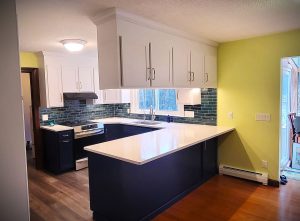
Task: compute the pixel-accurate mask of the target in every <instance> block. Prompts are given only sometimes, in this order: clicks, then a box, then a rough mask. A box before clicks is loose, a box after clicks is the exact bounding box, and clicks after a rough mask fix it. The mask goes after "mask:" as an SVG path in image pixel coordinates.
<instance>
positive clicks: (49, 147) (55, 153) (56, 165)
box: [42, 130, 75, 173]
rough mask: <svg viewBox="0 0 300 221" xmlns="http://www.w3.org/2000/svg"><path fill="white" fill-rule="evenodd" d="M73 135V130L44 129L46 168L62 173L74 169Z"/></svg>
mask: <svg viewBox="0 0 300 221" xmlns="http://www.w3.org/2000/svg"><path fill="white" fill-rule="evenodd" d="M73 136H74V135H73V130H68V131H61V132H54V131H49V130H42V139H43V146H44V153H45V154H44V156H45V169H46V170H48V171H50V172H52V173H62V172H65V171H69V170H72V169H74V166H75V164H74V148H73Z"/></svg>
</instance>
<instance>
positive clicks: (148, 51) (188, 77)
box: [94, 8, 217, 89]
mask: <svg viewBox="0 0 300 221" xmlns="http://www.w3.org/2000/svg"><path fill="white" fill-rule="evenodd" d="M94 23H95V24H96V25H97V29H98V52H99V66H100V70H99V77H100V88H101V89H117V88H151V87H154V88H172V87H185V88H202V87H216V86H217V85H216V74H217V73H216V62H214V61H216V54H217V49H216V43H214V42H210V41H207V42H208V43H203V42H201V41H198V40H197V38H195V37H194V36H191V35H188V34H186V33H184V32H182V31H179V30H175V29H172V28H170V27H168V26H165V25H162V24H159V23H156V22H154V21H151V20H149V19H145V18H141V17H139V16H136V15H133V14H129V13H126V12H124V11H121V10H119V9H116V8H114V9H109V10H106V11H104V12H102V13H100V14H99V15H98V16H96V17H95V18H94ZM213 66H214V67H213Z"/></svg>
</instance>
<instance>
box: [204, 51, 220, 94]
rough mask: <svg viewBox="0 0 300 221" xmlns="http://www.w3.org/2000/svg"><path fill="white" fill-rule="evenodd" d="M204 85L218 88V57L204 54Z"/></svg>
mask: <svg viewBox="0 0 300 221" xmlns="http://www.w3.org/2000/svg"><path fill="white" fill-rule="evenodd" d="M203 78H204V79H203V87H206V88H217V57H216V56H209V55H206V56H204V76H203Z"/></svg>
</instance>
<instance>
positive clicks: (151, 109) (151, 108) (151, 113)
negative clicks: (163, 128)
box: [150, 105, 155, 121]
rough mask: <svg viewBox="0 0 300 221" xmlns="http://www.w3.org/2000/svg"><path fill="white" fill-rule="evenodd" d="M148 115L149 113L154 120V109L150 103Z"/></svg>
mask: <svg viewBox="0 0 300 221" xmlns="http://www.w3.org/2000/svg"><path fill="white" fill-rule="evenodd" d="M150 115H151V120H152V121H154V120H155V111H154V110H153V107H152V105H151V106H150Z"/></svg>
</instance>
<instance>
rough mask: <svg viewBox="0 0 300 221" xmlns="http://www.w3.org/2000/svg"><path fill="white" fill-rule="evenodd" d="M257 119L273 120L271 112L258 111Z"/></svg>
mask: <svg viewBox="0 0 300 221" xmlns="http://www.w3.org/2000/svg"><path fill="white" fill-rule="evenodd" d="M255 120H256V121H270V120H271V114H269V113H256V114H255Z"/></svg>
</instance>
